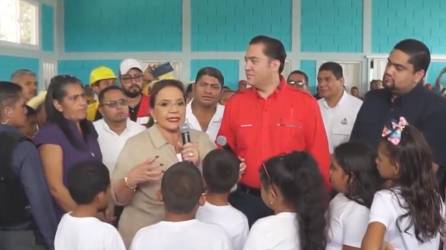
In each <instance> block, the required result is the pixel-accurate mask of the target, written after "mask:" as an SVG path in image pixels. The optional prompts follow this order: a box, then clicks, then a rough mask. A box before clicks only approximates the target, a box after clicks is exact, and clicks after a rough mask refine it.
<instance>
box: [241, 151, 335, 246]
mask: <svg viewBox="0 0 446 250" xmlns="http://www.w3.org/2000/svg"><path fill="white" fill-rule="evenodd" d="M260 180H261V195H262V199H263V201H264V202H265V203H266V205H267V206H269V207H270V208H271V209H272V210H273V211H274V213H275V215H272V216H268V217H265V218H262V219H260V220H258V221H257V222H256V223H255V224H254V225H253V227H252V228H251V231H250V233H249V236H248V239H247V241H246V245H245V247H244V249H245V250H261V249H296V250H297V249H301V250H322V249H325V245H326V239H325V238H326V232H325V231H326V230H325V228H326V218H325V213H326V211H327V206H328V194H327V190H326V188H325V185H324V182H323V179H322V176H321V174H320V173H319V168H318V167H317V165H316V162H315V161H314V159H313V158H312V157H311V156H310V155H309V154H308V153H305V152H293V153H290V154H287V155H282V156H277V157H274V158H272V159H270V160H268V161H266V162H265V163H264V164H263V166H262V167H261V168H260Z"/></svg>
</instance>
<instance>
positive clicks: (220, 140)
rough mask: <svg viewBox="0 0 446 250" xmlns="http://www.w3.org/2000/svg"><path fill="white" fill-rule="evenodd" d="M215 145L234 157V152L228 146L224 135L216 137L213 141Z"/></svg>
mask: <svg viewBox="0 0 446 250" xmlns="http://www.w3.org/2000/svg"><path fill="white" fill-rule="evenodd" d="M215 143H216V144H217V145H218V146H220V147H221V148H222V149H224V150H226V151H229V152H231V153H233V154H234V155H236V154H235V153H234V151H233V150H232V148H231V146H229V144H228V139H226V137H225V136H224V135H219V136H217V139H216V140H215Z"/></svg>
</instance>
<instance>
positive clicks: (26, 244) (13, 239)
mask: <svg viewBox="0 0 446 250" xmlns="http://www.w3.org/2000/svg"><path fill="white" fill-rule="evenodd" d="M0 249H1V250H45V249H46V247H45V246H44V245H42V244H39V243H38V242H37V240H36V237H35V234H34V231H32V230H17V231H15V230H13V231H4V230H0Z"/></svg>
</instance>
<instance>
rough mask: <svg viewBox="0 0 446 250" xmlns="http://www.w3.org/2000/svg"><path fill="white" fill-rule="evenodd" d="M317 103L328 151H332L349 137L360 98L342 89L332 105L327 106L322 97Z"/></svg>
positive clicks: (360, 102)
mask: <svg viewBox="0 0 446 250" xmlns="http://www.w3.org/2000/svg"><path fill="white" fill-rule="evenodd" d="M317 103H318V104H319V108H320V110H321V115H322V120H323V121H324V127H325V133H326V134H327V139H328V148H329V151H330V153H333V150H334V148H336V147H337V146H338V145H339V144H341V143H343V142H347V141H348V140H349V139H350V135H351V133H352V129H353V125H354V124H355V121H356V116H357V114H358V112H359V109H360V108H361V106H362V100H361V99H359V98H356V97H354V96H352V95H350V94H348V93H347V92H345V91H344V93H343V94H342V97H341V99H340V100H339V102H338V103H337V104H336V106H334V107H330V106H328V103H327V101H326V100H325V99H324V98H321V99H319V100H318V101H317Z"/></svg>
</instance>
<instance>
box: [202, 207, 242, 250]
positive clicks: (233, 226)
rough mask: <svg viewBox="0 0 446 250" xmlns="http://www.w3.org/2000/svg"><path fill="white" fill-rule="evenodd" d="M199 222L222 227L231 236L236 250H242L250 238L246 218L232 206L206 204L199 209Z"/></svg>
mask: <svg viewBox="0 0 446 250" xmlns="http://www.w3.org/2000/svg"><path fill="white" fill-rule="evenodd" d="M195 217H196V218H197V220H199V221H202V222H206V223H211V224H215V225H218V226H220V227H221V228H223V230H225V232H226V234H227V235H228V236H229V238H230V240H231V242H232V245H233V248H234V250H242V249H243V246H244V245H245V241H246V237H247V236H248V231H249V225H248V219H247V218H246V216H245V215H244V214H243V213H242V212H240V211H239V210H237V209H236V208H234V207H233V206H231V205H226V206H216V205H213V204H210V203H209V202H206V203H205V204H204V205H203V206H200V207H199V208H198V211H197V214H196V215H195Z"/></svg>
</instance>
